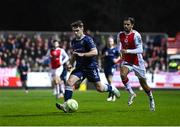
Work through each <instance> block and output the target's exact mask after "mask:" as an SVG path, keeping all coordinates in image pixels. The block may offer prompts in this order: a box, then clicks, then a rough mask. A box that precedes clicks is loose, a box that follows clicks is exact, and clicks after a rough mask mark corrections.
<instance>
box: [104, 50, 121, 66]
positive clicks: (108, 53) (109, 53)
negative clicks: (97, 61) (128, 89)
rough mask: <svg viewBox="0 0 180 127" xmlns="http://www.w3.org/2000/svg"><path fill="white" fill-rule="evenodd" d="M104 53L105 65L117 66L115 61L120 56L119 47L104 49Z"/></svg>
mask: <svg viewBox="0 0 180 127" xmlns="http://www.w3.org/2000/svg"><path fill="white" fill-rule="evenodd" d="M102 54H105V58H104V67H105V68H106V67H107V68H109V67H116V64H115V63H114V62H113V60H114V59H115V58H118V56H119V49H118V48H117V47H114V48H105V49H104V50H103V51H102Z"/></svg>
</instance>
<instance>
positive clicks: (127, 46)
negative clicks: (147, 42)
mask: <svg viewBox="0 0 180 127" xmlns="http://www.w3.org/2000/svg"><path fill="white" fill-rule="evenodd" d="M134 23H135V21H134V18H132V17H126V18H124V20H123V27H124V31H121V32H119V33H118V35H117V43H118V44H119V48H120V52H121V55H122V56H121V58H122V63H121V65H120V76H121V79H122V82H123V84H124V86H125V89H126V90H127V91H128V92H129V100H128V105H131V104H132V103H133V100H134V98H135V97H136V94H135V93H134V91H133V90H132V88H131V86H130V84H129V78H128V76H127V75H128V73H129V72H131V71H134V73H135V75H136V76H137V77H138V79H139V83H140V85H141V86H142V88H143V89H144V91H145V92H146V94H147V95H148V97H149V104H150V110H151V111H155V102H154V98H153V94H152V91H151V88H150V87H149V86H148V84H147V81H146V76H145V73H146V69H145V65H144V60H143V56H142V53H143V42H142V39H141V35H140V34H139V33H138V32H137V31H136V30H134V29H133V27H134Z"/></svg>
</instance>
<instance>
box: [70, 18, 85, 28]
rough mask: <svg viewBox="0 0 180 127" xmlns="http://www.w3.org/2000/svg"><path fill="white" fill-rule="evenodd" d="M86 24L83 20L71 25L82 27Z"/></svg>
mask: <svg viewBox="0 0 180 127" xmlns="http://www.w3.org/2000/svg"><path fill="white" fill-rule="evenodd" d="M83 25H84V24H83V22H82V21H81V20H77V21H75V22H73V23H71V27H82V26H83Z"/></svg>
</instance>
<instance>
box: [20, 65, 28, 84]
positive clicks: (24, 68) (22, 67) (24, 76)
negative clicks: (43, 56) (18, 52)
mask: <svg viewBox="0 0 180 127" xmlns="http://www.w3.org/2000/svg"><path fill="white" fill-rule="evenodd" d="M18 71H19V73H20V78H21V80H23V81H24V80H27V72H28V66H27V65H19V66H18ZM24 73H26V74H24Z"/></svg>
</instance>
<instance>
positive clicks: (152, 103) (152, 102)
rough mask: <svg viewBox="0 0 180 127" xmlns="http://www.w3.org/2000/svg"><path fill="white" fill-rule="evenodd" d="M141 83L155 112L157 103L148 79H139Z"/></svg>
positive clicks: (151, 108)
mask: <svg viewBox="0 0 180 127" xmlns="http://www.w3.org/2000/svg"><path fill="white" fill-rule="evenodd" d="M139 82H140V84H141V86H142V88H143V89H144V91H145V92H146V94H147V95H148V97H149V104H150V110H151V111H155V102H154V97H153V94H152V90H151V88H150V87H149V86H148V84H147V81H146V78H139Z"/></svg>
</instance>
